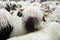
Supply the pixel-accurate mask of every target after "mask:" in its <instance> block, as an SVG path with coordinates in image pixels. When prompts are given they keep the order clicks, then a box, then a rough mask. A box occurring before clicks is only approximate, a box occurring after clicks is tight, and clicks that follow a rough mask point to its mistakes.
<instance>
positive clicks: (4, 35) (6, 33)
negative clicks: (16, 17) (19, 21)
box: [0, 24, 13, 40]
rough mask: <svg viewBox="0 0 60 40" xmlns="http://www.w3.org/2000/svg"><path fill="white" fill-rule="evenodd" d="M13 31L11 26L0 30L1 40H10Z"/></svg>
mask: <svg viewBox="0 0 60 40" xmlns="http://www.w3.org/2000/svg"><path fill="white" fill-rule="evenodd" d="M12 30H13V27H11V25H10V24H8V25H7V26H6V27H5V28H3V27H2V28H1V30H0V40H6V39H8V38H9V36H10V34H11V32H12Z"/></svg>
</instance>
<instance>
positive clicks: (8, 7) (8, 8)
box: [5, 4, 10, 12]
mask: <svg viewBox="0 0 60 40" xmlns="http://www.w3.org/2000/svg"><path fill="white" fill-rule="evenodd" d="M6 5H7V7H5V9H6V10H7V11H8V12H9V11H10V6H9V5H8V4H6Z"/></svg>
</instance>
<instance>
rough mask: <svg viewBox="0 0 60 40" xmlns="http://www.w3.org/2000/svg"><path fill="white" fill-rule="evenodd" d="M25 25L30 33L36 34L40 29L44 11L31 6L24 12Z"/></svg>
mask: <svg viewBox="0 0 60 40" xmlns="http://www.w3.org/2000/svg"><path fill="white" fill-rule="evenodd" d="M22 13H23V15H22V20H23V25H24V27H26V29H27V30H28V32H34V31H35V30H38V29H40V23H41V21H42V18H43V13H42V11H41V10H40V9H39V8H38V7H36V6H29V7H27V8H26V9H24V11H22Z"/></svg>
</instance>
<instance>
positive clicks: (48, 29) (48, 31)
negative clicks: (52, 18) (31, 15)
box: [7, 22, 60, 40]
mask: <svg viewBox="0 0 60 40" xmlns="http://www.w3.org/2000/svg"><path fill="white" fill-rule="evenodd" d="M59 35H60V24H59V23H57V22H49V23H47V24H46V25H45V26H44V28H43V29H42V30H39V31H36V32H33V33H29V34H26V35H23V36H18V37H12V38H9V39H7V40H60V36H59Z"/></svg>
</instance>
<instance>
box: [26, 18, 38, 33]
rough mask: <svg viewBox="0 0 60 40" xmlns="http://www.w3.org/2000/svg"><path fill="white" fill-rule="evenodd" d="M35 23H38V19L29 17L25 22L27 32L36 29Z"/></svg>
mask: <svg viewBox="0 0 60 40" xmlns="http://www.w3.org/2000/svg"><path fill="white" fill-rule="evenodd" d="M37 24H38V20H37V19H36V18H34V17H29V18H28V19H27V21H26V22H25V28H26V30H27V31H28V32H34V31H37V28H35V25H37Z"/></svg>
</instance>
